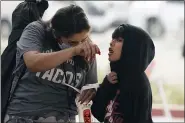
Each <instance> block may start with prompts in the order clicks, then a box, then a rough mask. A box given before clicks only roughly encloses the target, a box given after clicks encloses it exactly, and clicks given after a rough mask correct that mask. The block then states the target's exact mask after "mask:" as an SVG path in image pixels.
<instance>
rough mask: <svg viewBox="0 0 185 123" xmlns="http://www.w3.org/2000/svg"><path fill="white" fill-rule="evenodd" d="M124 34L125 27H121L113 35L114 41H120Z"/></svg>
mask: <svg viewBox="0 0 185 123" xmlns="http://www.w3.org/2000/svg"><path fill="white" fill-rule="evenodd" d="M123 34H124V27H123V26H119V27H117V28H116V29H115V30H114V32H113V33H112V39H118V38H120V37H121V38H124V37H123Z"/></svg>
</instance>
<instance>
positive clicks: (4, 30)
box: [1, 1, 21, 38]
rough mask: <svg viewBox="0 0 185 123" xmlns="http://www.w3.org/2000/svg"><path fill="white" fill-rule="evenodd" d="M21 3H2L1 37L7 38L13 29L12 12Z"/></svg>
mask: <svg viewBox="0 0 185 123" xmlns="http://www.w3.org/2000/svg"><path fill="white" fill-rule="evenodd" d="M20 2H21V1H1V36H2V37H4V38H6V37H8V36H9V34H10V32H11V29H12V12H13V11H14V9H15V8H16V7H17V5H18V4H19V3H20Z"/></svg>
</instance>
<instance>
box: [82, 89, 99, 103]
mask: <svg viewBox="0 0 185 123" xmlns="http://www.w3.org/2000/svg"><path fill="white" fill-rule="evenodd" d="M95 95H96V90H95V89H94V88H91V89H87V90H84V91H83V92H82V93H81V94H80V98H79V102H80V101H81V103H80V104H83V103H84V102H86V104H88V103H89V102H90V101H91V100H92V99H93V97H94V96H95Z"/></svg>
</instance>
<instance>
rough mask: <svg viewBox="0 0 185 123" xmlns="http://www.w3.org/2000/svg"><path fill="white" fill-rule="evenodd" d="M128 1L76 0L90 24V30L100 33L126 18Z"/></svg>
mask: <svg viewBox="0 0 185 123" xmlns="http://www.w3.org/2000/svg"><path fill="white" fill-rule="evenodd" d="M129 3H130V2H129V1H76V4H77V5H79V6H81V7H82V8H83V9H84V11H85V13H86V14H87V17H88V18H89V21H90V24H91V26H92V32H96V33H102V32H105V31H107V30H108V29H109V28H111V27H115V26H118V25H120V24H122V23H124V22H125V21H126V20H127V16H128V15H127V9H128V7H129V6H128V5H129Z"/></svg>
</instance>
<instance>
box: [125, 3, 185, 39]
mask: <svg viewBox="0 0 185 123" xmlns="http://www.w3.org/2000/svg"><path fill="white" fill-rule="evenodd" d="M128 13H129V14H128V22H129V23H130V24H133V25H136V26H140V27H142V28H144V29H145V30H147V31H148V32H149V34H150V35H151V36H152V37H161V36H163V35H164V34H165V33H166V32H168V31H177V30H179V28H181V27H182V26H183V25H184V1H135V2H133V3H132V4H131V5H130V8H129V10H128ZM183 27H184V26H183Z"/></svg>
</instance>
